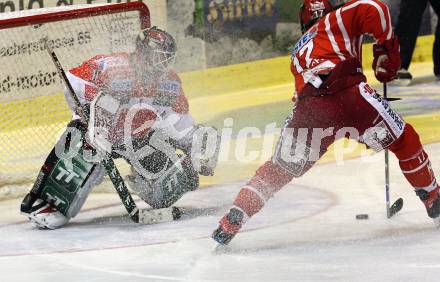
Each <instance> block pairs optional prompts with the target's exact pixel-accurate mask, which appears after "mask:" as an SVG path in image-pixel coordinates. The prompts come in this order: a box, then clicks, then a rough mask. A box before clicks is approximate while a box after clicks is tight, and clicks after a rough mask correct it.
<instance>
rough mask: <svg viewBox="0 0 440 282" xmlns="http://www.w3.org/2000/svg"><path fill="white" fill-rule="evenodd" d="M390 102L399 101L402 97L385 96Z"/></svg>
mask: <svg viewBox="0 0 440 282" xmlns="http://www.w3.org/2000/svg"><path fill="white" fill-rule="evenodd" d="M385 99H386V100H387V101H388V102H393V101H399V100H402V98H385Z"/></svg>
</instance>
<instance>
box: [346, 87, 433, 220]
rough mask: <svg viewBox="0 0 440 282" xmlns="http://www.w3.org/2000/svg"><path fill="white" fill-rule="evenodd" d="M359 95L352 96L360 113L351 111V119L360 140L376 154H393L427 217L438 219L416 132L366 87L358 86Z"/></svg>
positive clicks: (429, 172)
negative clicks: (378, 152)
mask: <svg viewBox="0 0 440 282" xmlns="http://www.w3.org/2000/svg"><path fill="white" fill-rule="evenodd" d="M359 92H360V94H361V95H357V96H354V97H357V98H356V99H358V102H356V104H357V105H358V106H359V107H360V108H361V110H359V111H356V112H353V120H357V121H359V122H358V124H357V127H358V129H359V131H360V134H361V137H360V139H361V140H360V141H361V142H363V143H365V144H367V145H368V146H369V147H371V148H373V149H374V150H376V151H380V150H382V149H383V148H388V149H389V150H390V151H391V152H393V153H394V154H395V155H396V157H397V158H398V159H399V164H400V167H401V169H402V173H403V175H404V176H405V178H406V179H407V180H408V182H409V183H410V184H411V186H413V187H414V189H415V191H416V194H417V195H418V196H419V197H420V199H421V200H422V202H423V203H424V204H425V207H426V209H427V212H428V215H429V216H430V217H433V218H434V217H438V216H439V214H440V199H439V197H438V191H439V186H438V184H437V181H436V179H435V176H434V172H433V171H432V168H431V163H430V161H429V158H428V155H427V154H426V152H425V151H424V150H423V146H422V144H421V143H420V139H419V136H418V135H417V133H416V131H415V130H414V128H413V127H412V126H411V125H410V124H406V123H405V121H404V120H403V119H402V118H401V117H400V116H399V115H398V114H397V113H396V112H394V111H393V110H392V109H391V107H390V105H389V103H388V101H386V100H385V99H383V98H381V97H380V96H379V95H378V94H377V93H376V92H375V91H374V90H373V89H372V88H371V87H369V86H368V85H367V84H365V83H363V84H361V85H360V86H359Z"/></svg>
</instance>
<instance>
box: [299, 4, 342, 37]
mask: <svg viewBox="0 0 440 282" xmlns="http://www.w3.org/2000/svg"><path fill="white" fill-rule="evenodd" d="M344 3H345V1H344V0H304V3H303V4H302V5H301V8H300V12H299V20H300V24H301V31H302V33H304V32H306V31H307V30H308V29H309V28H310V27H311V26H312V25H314V24H315V23H316V22H317V21H318V20H319V19H320V18H322V17H323V16H325V15H326V14H327V13H329V12H331V11H333V10H336V9H337V8H339V7H341V6H342V5H344Z"/></svg>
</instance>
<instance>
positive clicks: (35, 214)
mask: <svg viewBox="0 0 440 282" xmlns="http://www.w3.org/2000/svg"><path fill="white" fill-rule="evenodd" d="M27 216H28V218H29V220H30V221H31V222H32V223H34V224H35V225H36V226H37V227H38V228H40V229H57V228H60V227H61V226H63V225H65V224H66V223H67V222H68V221H69V219H68V218H67V217H66V216H65V215H63V214H62V213H60V212H59V211H57V210H56V209H55V208H54V207H53V206H51V205H50V204H47V203H45V202H44V201H43V200H41V199H38V200H37V201H36V202H35V204H34V205H33V206H32V212H30V213H29V214H27Z"/></svg>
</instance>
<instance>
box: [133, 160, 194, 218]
mask: <svg viewBox="0 0 440 282" xmlns="http://www.w3.org/2000/svg"><path fill="white" fill-rule="evenodd" d="M159 154H162V159H160V158H158V155H159ZM165 158H166V156H165V154H163V153H161V152H158V153H157V154H156V157H155V158H154V160H155V161H157V162H159V163H166V161H163V160H164V159H165ZM169 163H170V164H169V165H168V167H167V169H166V171H165V172H164V173H163V174H162V175H161V176H160V177H159V178H157V179H153V180H150V179H145V178H144V177H142V176H141V175H140V174H139V173H138V172H137V171H135V170H133V173H132V176H133V179H134V181H133V183H132V188H133V190H135V191H136V192H137V193H138V195H139V197H140V198H141V199H142V200H144V201H145V202H146V203H147V204H149V205H150V206H151V207H152V208H155V209H160V208H166V207H170V206H171V205H173V204H174V203H175V202H177V200H179V199H180V198H181V197H182V196H183V195H184V194H185V193H187V192H189V191H194V190H196V189H197V188H198V187H199V176H198V174H197V172H196V171H195V170H194V168H193V167H192V165H191V162H190V161H189V159H188V158H180V159H179V162H178V163H174V164H172V162H169Z"/></svg>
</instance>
